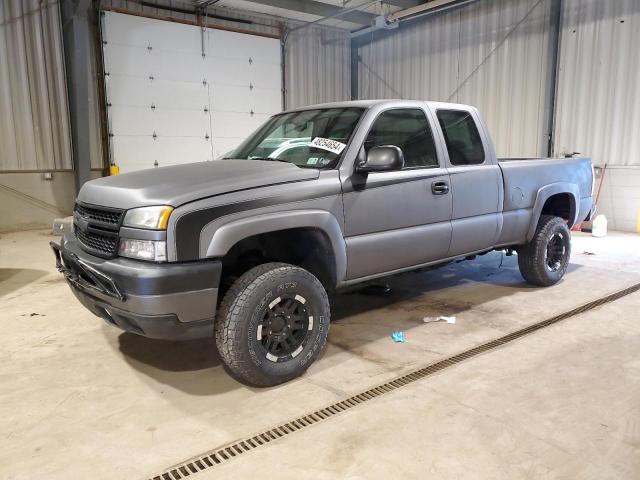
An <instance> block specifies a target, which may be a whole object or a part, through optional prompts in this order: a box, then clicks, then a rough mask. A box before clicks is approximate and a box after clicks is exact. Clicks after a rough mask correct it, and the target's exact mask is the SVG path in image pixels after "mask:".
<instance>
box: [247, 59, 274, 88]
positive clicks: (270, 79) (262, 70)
mask: <svg viewBox="0 0 640 480" xmlns="http://www.w3.org/2000/svg"><path fill="white" fill-rule="evenodd" d="M249 75H250V78H251V83H253V85H254V86H256V87H260V88H274V89H276V90H280V88H281V83H282V78H281V76H282V70H281V67H280V65H272V64H257V65H256V64H254V65H251V71H250V72H249Z"/></svg>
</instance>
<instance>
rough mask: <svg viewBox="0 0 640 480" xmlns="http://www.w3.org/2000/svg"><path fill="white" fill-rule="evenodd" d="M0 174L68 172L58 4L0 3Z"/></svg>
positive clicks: (34, 0)
mask: <svg viewBox="0 0 640 480" xmlns="http://www.w3.org/2000/svg"><path fill="white" fill-rule="evenodd" d="M0 125H1V126H2V128H0V171H11V170H21V171H24V170H60V169H70V168H72V160H71V143H70V133H69V115H68V108H67V91H66V84H65V74H64V55H63V52H62V34H61V25H60V14H59V8H58V2H57V1H43V2H40V1H39V0H2V1H1V2H0Z"/></svg>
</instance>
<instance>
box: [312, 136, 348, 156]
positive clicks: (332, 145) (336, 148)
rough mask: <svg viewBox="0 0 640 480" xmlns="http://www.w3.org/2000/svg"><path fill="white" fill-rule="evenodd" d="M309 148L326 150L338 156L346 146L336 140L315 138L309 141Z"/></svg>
mask: <svg viewBox="0 0 640 480" xmlns="http://www.w3.org/2000/svg"><path fill="white" fill-rule="evenodd" d="M311 146H312V147H316V148H321V149H322V150H328V151H330V152H333V153H335V154H339V153H341V152H342V150H344V147H346V145H345V144H344V143H342V142H338V141H337V140H331V139H330V138H322V137H316V138H314V139H313V140H312V141H311Z"/></svg>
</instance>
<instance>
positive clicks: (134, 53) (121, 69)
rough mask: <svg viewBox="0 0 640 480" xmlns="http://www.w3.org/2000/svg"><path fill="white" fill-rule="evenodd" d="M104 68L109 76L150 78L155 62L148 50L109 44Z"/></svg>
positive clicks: (105, 51)
mask: <svg viewBox="0 0 640 480" xmlns="http://www.w3.org/2000/svg"><path fill="white" fill-rule="evenodd" d="M104 68H105V72H106V73H108V74H109V75H111V74H112V73H113V74H116V75H126V76H129V77H143V78H148V77H149V76H150V75H151V74H152V73H151V72H152V71H153V61H152V58H151V54H150V53H149V52H148V51H147V49H146V48H142V47H131V46H128V45H120V44H113V43H109V44H107V45H106V47H105V49H104Z"/></svg>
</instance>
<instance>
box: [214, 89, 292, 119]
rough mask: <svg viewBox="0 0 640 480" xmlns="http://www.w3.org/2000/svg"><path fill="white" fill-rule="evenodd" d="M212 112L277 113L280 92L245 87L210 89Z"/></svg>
mask: <svg viewBox="0 0 640 480" xmlns="http://www.w3.org/2000/svg"><path fill="white" fill-rule="evenodd" d="M210 91H211V99H212V104H213V105H214V112H242V113H249V112H252V111H253V112H254V113H264V114H271V115H273V114H274V113H277V112H279V111H280V108H281V106H282V105H281V99H280V98H281V97H280V90H274V89H264V88H263V89H257V88H249V87H247V86H234V85H219V86H215V87H212V88H211V90H210Z"/></svg>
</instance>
